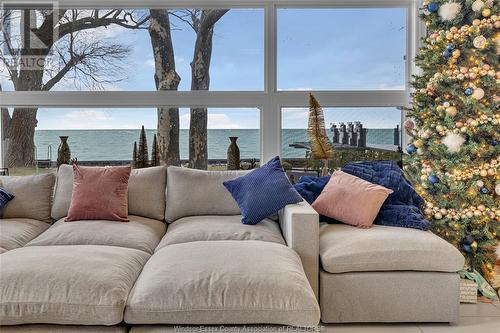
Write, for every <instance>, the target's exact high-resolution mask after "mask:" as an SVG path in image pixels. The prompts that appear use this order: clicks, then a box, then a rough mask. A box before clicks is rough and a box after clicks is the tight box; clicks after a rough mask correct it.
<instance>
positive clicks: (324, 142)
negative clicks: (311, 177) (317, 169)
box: [307, 94, 333, 175]
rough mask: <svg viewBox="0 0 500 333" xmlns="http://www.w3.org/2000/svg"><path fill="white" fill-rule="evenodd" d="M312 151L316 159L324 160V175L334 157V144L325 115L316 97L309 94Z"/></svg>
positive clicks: (309, 134) (309, 131)
mask: <svg viewBox="0 0 500 333" xmlns="http://www.w3.org/2000/svg"><path fill="white" fill-rule="evenodd" d="M307 134H308V136H309V143H310V145H311V153H312V156H313V158H314V159H318V160H324V166H323V169H322V170H321V174H322V175H327V174H328V159H331V158H332V157H333V146H332V144H331V142H330V139H328V136H327V134H326V129H325V115H324V113H323V109H322V108H321V105H319V103H318V101H317V100H316V98H315V97H314V96H313V95H312V94H309V124H308V127H307Z"/></svg>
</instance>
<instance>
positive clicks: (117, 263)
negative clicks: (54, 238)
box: [0, 245, 150, 325]
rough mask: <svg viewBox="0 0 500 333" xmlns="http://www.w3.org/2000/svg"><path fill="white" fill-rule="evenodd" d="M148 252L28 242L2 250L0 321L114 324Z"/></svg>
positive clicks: (117, 321)
mask: <svg viewBox="0 0 500 333" xmlns="http://www.w3.org/2000/svg"><path fill="white" fill-rule="evenodd" d="M149 257H150V255H149V254H147V253H145V252H144V251H140V250H135V249H128V248H122V247H114V246H95V245H77V246H29V247H23V248H19V249H15V250H12V251H8V252H5V253H4V254H2V259H1V260H2V269H1V270H0V279H1V281H2V283H1V284H0V295H2V297H1V299H0V322H1V323H2V325H20V324H61V325H115V324H118V323H119V322H121V321H122V320H123V310H124V308H125V303H126V300H127V297H128V295H129V292H130V290H131V289H132V286H133V285H134V282H135V280H136V279H137V276H138V275H139V273H140V271H141V269H142V267H143V266H144V264H145V263H146V261H147V260H148V258H149Z"/></svg>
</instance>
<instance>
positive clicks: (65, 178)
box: [52, 165, 167, 221]
mask: <svg viewBox="0 0 500 333" xmlns="http://www.w3.org/2000/svg"><path fill="white" fill-rule="evenodd" d="M166 181H167V168H166V167H164V166H160V167H153V168H145V169H134V170H132V173H131V174H130V178H129V182H128V213H129V215H137V216H142V217H147V218H150V219H155V220H160V221H163V220H164V219H165V186H166ZM72 191H73V168H72V167H71V165H61V166H60V167H59V171H58V173H57V183H56V189H55V194H54V204H53V206H52V218H54V219H56V220H58V219H61V218H63V217H65V216H67V215H68V209H69V206H70V204H71V194H72Z"/></svg>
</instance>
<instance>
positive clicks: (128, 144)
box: [35, 129, 393, 161]
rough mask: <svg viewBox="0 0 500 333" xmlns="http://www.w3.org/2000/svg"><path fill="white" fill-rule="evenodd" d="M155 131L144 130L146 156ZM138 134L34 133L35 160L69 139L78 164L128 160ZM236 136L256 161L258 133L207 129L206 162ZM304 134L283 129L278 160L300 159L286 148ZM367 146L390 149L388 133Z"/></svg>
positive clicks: (372, 132) (371, 136) (223, 152)
mask: <svg viewBox="0 0 500 333" xmlns="http://www.w3.org/2000/svg"><path fill="white" fill-rule="evenodd" d="M155 132H156V131H155V130H147V131H146V135H147V139H148V147H149V152H150V154H151V143H152V142H153V135H154V133H155ZM188 132H189V131H188V130H181V131H180V150H181V159H187V158H188V154H189V150H188ZM139 134H140V131H139V130H38V131H36V133H35V145H36V149H37V159H47V157H48V155H49V154H50V151H51V152H52V160H56V159H57V148H58V146H59V142H60V140H59V136H62V135H67V136H69V139H68V144H69V146H70V148H71V155H72V157H76V158H78V160H80V161H105V160H131V159H132V150H133V145H134V141H139ZM230 136H237V137H238V138H239V139H238V146H239V147H240V152H241V158H259V156H260V131H259V130H258V129H235V130H227V129H211V130H208V158H209V159H225V158H226V157H227V147H228V145H229V137H230ZM305 141H308V139H307V130H305V129H284V130H283V132H282V156H283V157H287V158H302V157H304V156H305V150H303V149H296V148H292V147H290V144H292V143H294V142H305ZM367 143H368V144H378V145H392V144H393V130H392V129H368V135H367Z"/></svg>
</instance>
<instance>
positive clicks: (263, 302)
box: [125, 241, 319, 326]
mask: <svg viewBox="0 0 500 333" xmlns="http://www.w3.org/2000/svg"><path fill="white" fill-rule="evenodd" d="M257 253H260V255H258V257H256V254H257ZM125 322H126V323H128V324H193V325H195V324H196V325H209V324H226V325H227V324H257V323H259V324H261V323H262V324H283V325H294V326H302V325H304V326H309V325H316V324H318V322H319V306H318V304H317V301H316V297H315V296H314V293H313V291H312V289H311V287H310V285H309V282H308V281H307V278H306V276H305V274H304V270H303V268H302V264H301V262H300V258H299V256H298V255H297V254H296V253H295V252H294V251H293V250H291V249H290V248H288V247H286V246H283V245H280V244H276V243H270V242H261V241H245V242H242V241H217V242H210V241H209V242H191V243H182V244H175V245H169V246H165V247H163V248H161V249H160V250H158V251H157V252H155V254H154V255H153V256H152V257H151V259H150V260H149V261H148V263H147V264H146V266H145V267H144V269H143V271H142V273H141V275H140V276H139V278H138V279H137V282H136V284H135V286H134V288H133V290H132V292H131V295H130V297H129V299H128V301H127V307H126V309H125Z"/></svg>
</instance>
